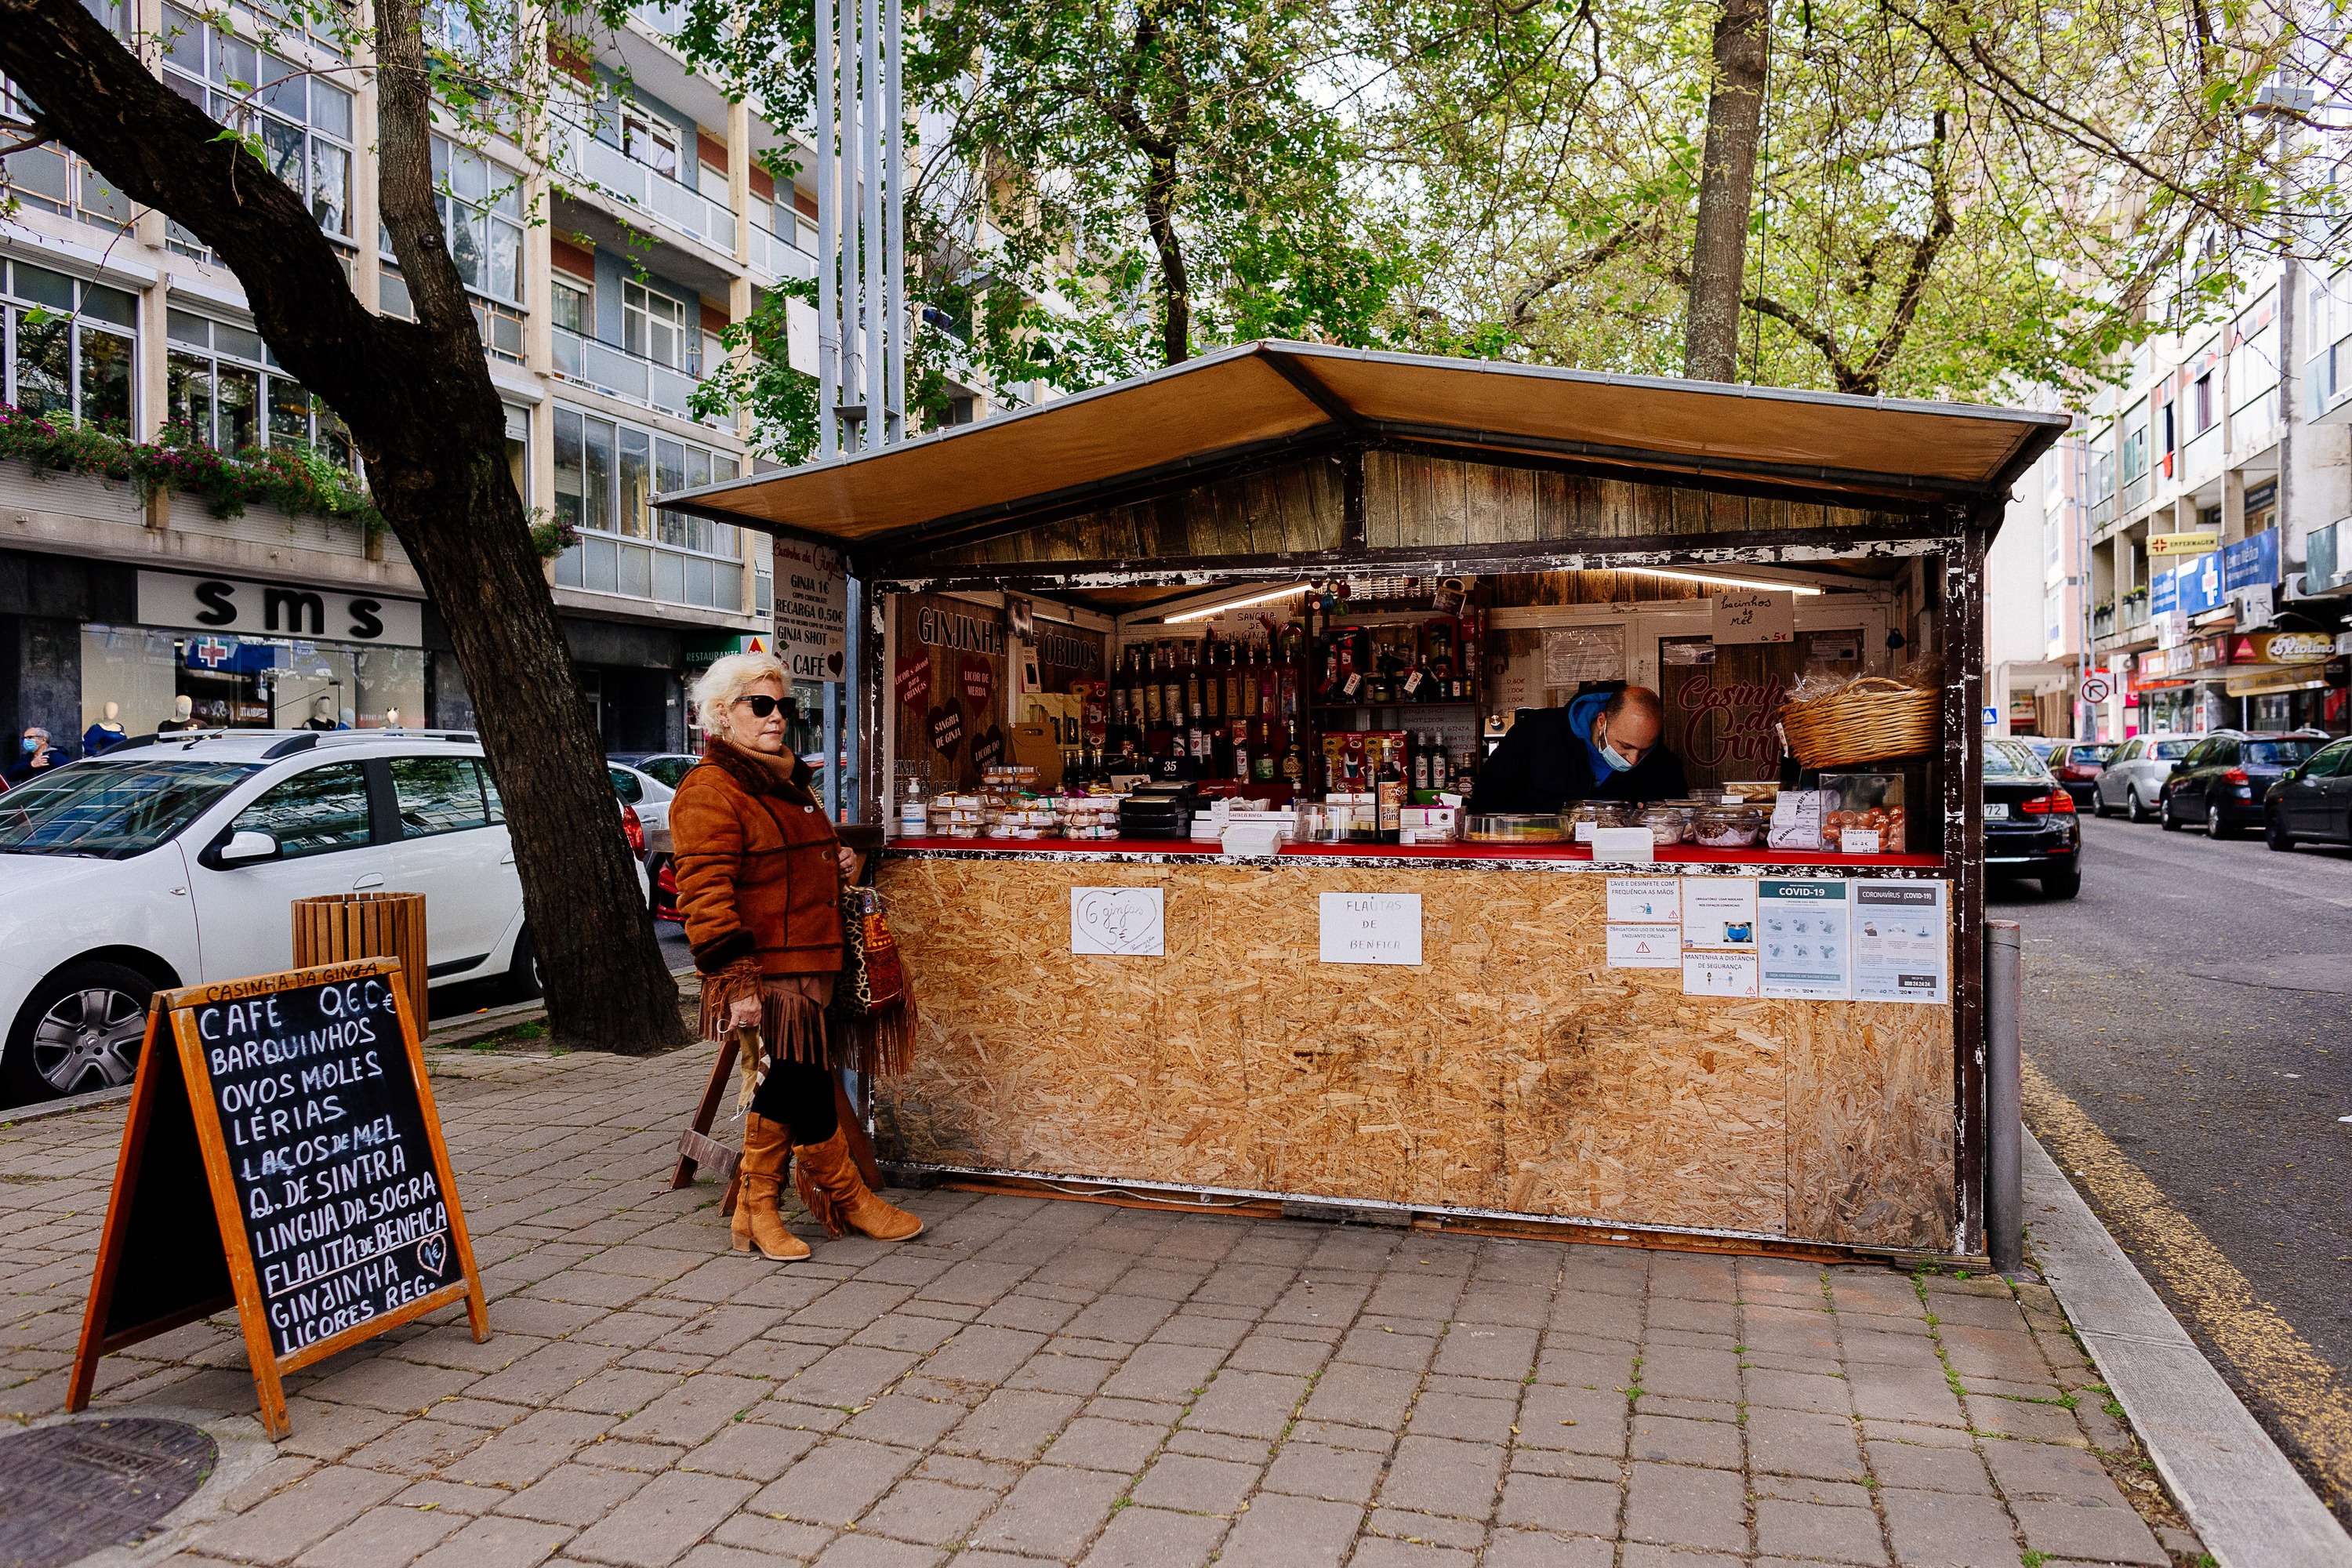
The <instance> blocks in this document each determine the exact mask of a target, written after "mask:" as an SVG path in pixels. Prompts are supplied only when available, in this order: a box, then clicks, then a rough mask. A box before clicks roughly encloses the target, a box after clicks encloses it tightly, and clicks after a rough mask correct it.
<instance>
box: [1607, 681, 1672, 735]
mask: <svg viewBox="0 0 2352 1568" xmlns="http://www.w3.org/2000/svg"><path fill="white" fill-rule="evenodd" d="M1629 708H1630V709H1632V710H1633V711H1634V712H1635V713H1638V714H1642V715H1643V716H1644V717H1647V718H1651V719H1654V720H1656V721H1658V724H1659V726H1660V727H1661V728H1664V725H1665V722H1666V705H1665V704H1664V702H1661V701H1659V700H1658V694H1657V693H1656V692H1654V691H1653V690H1651V689H1649V688H1648V687H1646V686H1621V687H1619V688H1618V689H1617V690H1616V692H1615V694H1614V695H1612V697H1611V698H1610V699H1609V700H1608V701H1607V702H1605V703H1603V704H1601V717H1602V718H1603V719H1614V718H1616V717H1617V715H1619V714H1620V713H1622V712H1624V711H1625V710H1627V709H1629Z"/></svg>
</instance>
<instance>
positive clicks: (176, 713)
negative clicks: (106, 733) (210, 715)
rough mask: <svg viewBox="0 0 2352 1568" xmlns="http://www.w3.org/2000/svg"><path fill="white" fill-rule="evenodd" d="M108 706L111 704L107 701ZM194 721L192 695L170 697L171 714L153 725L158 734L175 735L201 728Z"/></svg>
mask: <svg viewBox="0 0 2352 1568" xmlns="http://www.w3.org/2000/svg"><path fill="white" fill-rule="evenodd" d="M108 706H109V707H111V706H113V704H111V703H109V704H108ZM201 728H202V726H201V725H199V724H198V723H197V722H196V700H195V699H194V698H193V697H174V698H173V699H172V716H171V717H170V718H169V719H166V720H164V721H163V722H162V723H161V724H158V725H156V726H155V733H157V734H158V735H176V734H178V733H179V732H180V731H183V730H195V729H201Z"/></svg>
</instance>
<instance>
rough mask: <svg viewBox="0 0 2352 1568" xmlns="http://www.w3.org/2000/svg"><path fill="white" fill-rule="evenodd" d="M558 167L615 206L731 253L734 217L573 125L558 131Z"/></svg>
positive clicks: (733, 244) (733, 241)
mask: <svg viewBox="0 0 2352 1568" xmlns="http://www.w3.org/2000/svg"><path fill="white" fill-rule="evenodd" d="M562 137H563V141H564V142H565V143H567V144H566V145H564V146H563V147H562V152H561V156H560V158H559V160H558V167H559V168H560V169H562V171H564V173H565V174H566V175H567V176H568V177H570V178H572V179H575V180H578V181H580V182H582V183H583V184H593V186H594V187H595V188H596V190H597V191H598V192H599V193H600V194H601V195H604V196H605V197H607V198H609V199H610V200H612V201H613V202H614V203H615V204H616V205H620V206H622V207H625V208H629V209H633V214H632V216H635V214H642V215H644V216H646V217H648V218H650V219H652V220H653V221H654V222H655V223H656V224H657V225H659V226H661V227H663V228H666V229H668V230H669V231H671V232H672V233H675V234H678V235H683V236H685V237H688V238H689V239H693V240H697V241H698V242H700V243H701V244H703V245H705V246H707V247H709V248H710V249H712V250H716V251H718V252H719V254H721V255H723V256H729V257H731V256H733V255H734V254H735V214H734V212H733V210H732V209H730V207H728V206H727V205H726V204H725V203H723V202H714V201H712V200H711V199H710V198H709V196H706V195H703V194H702V193H701V192H699V191H696V190H690V189H688V187H687V186H685V185H682V184H678V183H677V181H676V180H673V179H671V178H670V177H669V176H668V175H667V174H662V173H661V172H660V171H658V170H656V169H655V168H653V167H652V166H650V165H649V164H646V163H639V162H637V160H635V158H632V157H630V156H629V155H628V154H627V153H624V152H622V151H621V150H620V149H619V148H618V147H615V146H614V145H613V144H612V143H611V142H603V141H599V140H598V139H597V138H595V137H593V136H591V135H589V134H588V133H587V132H585V131H583V130H581V129H580V128H579V127H577V126H572V127H569V128H567V129H566V131H565V132H562Z"/></svg>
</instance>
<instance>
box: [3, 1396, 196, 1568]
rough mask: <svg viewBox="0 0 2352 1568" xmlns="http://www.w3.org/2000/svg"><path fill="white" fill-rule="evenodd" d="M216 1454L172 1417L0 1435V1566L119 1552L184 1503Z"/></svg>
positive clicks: (27, 1566)
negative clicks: (110, 1549)
mask: <svg viewBox="0 0 2352 1568" xmlns="http://www.w3.org/2000/svg"><path fill="white" fill-rule="evenodd" d="M218 1454H219V1450H218V1449H216V1448H215V1447H214V1446H213V1440H212V1439H211V1438H210V1437H208V1436H205V1434H204V1433H202V1432H199V1431H197V1430H196V1429H195V1428H194V1426H183V1425H181V1424H180V1423H179V1422H177V1421H152V1420H146V1419H140V1418H120V1419H115V1420H110V1421H79V1422H68V1423H67V1424H65V1425H64V1426H44V1427H41V1428H40V1429H39V1430H37V1431H33V1432H18V1433H16V1434H14V1435H12V1436H6V1437H0V1568H57V1565H58V1564H61V1563H71V1562H73V1561H74V1560H75V1559H76V1558H78V1557H86V1556H88V1555H89V1553H91V1552H97V1551H100V1550H101V1549H103V1548H105V1547H109V1546H119V1545H121V1543H122V1542H126V1541H128V1540H130V1539H131V1537H132V1536H135V1535H137V1534H138V1533H139V1532H140V1531H142V1530H144V1529H146V1528H147V1527H148V1526H149V1525H151V1524H153V1523H154V1522H155V1521H157V1520H159V1519H162V1518H163V1516H164V1515H165V1514H167V1513H169V1512H171V1511H172V1510H173V1509H175V1508H177V1507H179V1506H180V1505H181V1504H182V1503H184V1502H185V1501H187V1500H188V1499H189V1498H190V1497H191V1496H193V1495H194V1492H195V1489H196V1488H198V1487H199V1486H201V1485H203V1484H204V1479H205V1477H206V1476H208V1475H210V1474H212V1469H213V1464H214V1462H215V1459H216V1458H217V1457H218Z"/></svg>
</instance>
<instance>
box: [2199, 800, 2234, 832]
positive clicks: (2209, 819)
mask: <svg viewBox="0 0 2352 1568" xmlns="http://www.w3.org/2000/svg"><path fill="white" fill-rule="evenodd" d="M2237 836H2238V830H2237V829H2236V828H2234V827H2232V826H2230V825H2229V824H2228V823H2226V822H2224V821H2222V820H2221V806H2220V805H2218V804H2215V803H2211V802H2208V803H2207V805H2206V807H2205V837H2208V838H2235V837H2237Z"/></svg>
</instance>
